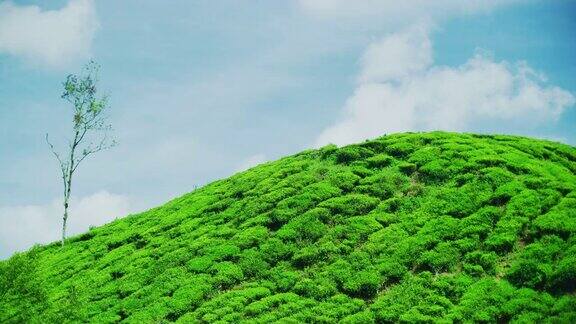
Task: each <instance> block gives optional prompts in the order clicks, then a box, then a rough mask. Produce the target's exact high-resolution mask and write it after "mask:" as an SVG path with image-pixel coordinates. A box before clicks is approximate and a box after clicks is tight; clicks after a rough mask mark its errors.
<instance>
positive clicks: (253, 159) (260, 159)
mask: <svg viewBox="0 0 576 324" xmlns="http://www.w3.org/2000/svg"><path fill="white" fill-rule="evenodd" d="M266 161H268V159H266V155H264V154H255V155H252V156H249V157H248V158H246V159H244V160H243V161H242V162H240V164H238V166H237V167H236V169H235V172H241V171H245V170H248V169H250V168H251V167H255V166H257V165H258V164H261V163H264V162H266Z"/></svg>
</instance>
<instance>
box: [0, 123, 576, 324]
mask: <svg viewBox="0 0 576 324" xmlns="http://www.w3.org/2000/svg"><path fill="white" fill-rule="evenodd" d="M78 217H81V215H78ZM575 233H576V149H575V148H574V147H570V146H567V145H562V144H558V143H553V142H549V141H542V140H533V139H527V138H522V137H514V136H486V135H472V134H452V133H443V132H434V133H421V134H411V133H409V134H397V135H391V136H384V137H381V138H378V139H376V140H372V141H367V142H364V143H361V144H357V145H351V146H346V147H342V148H337V147H336V146H327V147H324V148H322V149H320V150H308V151H304V152H302V153H300V154H297V155H294V156H290V157H286V158H283V159H281V160H278V161H275V162H270V163H266V164H263V165H260V166H258V167H255V168H252V169H250V170H248V171H245V172H242V173H239V174H236V175H234V176H232V177H230V178H228V179H224V180H220V181H216V182H213V183H211V184H209V185H207V186H205V187H203V188H201V189H198V190H195V191H194V192H191V193H189V194H186V195H184V196H182V197H180V198H177V199H175V200H173V201H170V202H169V203H167V204H166V205H164V206H161V207H158V208H155V209H152V210H149V211H147V212H144V213H141V214H138V215H132V216H129V217H126V218H124V219H120V220H117V221H115V222H112V223H110V224H108V225H105V226H102V227H98V228H93V229H91V230H90V231H89V232H87V233H84V234H82V235H79V236H76V237H73V238H71V239H69V240H68V242H67V245H66V246H65V247H64V248H60V247H59V245H58V243H54V244H51V245H48V246H40V247H35V248H34V249H32V250H31V251H28V252H26V253H23V254H17V255H15V256H13V257H12V258H11V259H9V260H8V261H4V262H0V322H3V323H4V322H7V323H12V322H13V323H17V322H55V323H59V322H68V321H71V322H86V321H90V322H102V323H112V322H131V323H151V322H171V321H178V322H183V323H188V322H220V323H225V322H233V323H238V322H252V323H268V322H275V321H280V322H283V323H296V322H307V323H331V322H336V321H343V322H346V323H371V322H377V323H384V322H399V321H403V322H432V321H441V322H462V321H464V322H468V321H476V322H478V321H482V322H507V321H517V322H524V323H528V322H539V321H549V322H555V323H558V322H559V323H576V295H575V290H576V236H575V235H574V234H575Z"/></svg>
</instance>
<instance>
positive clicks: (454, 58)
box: [0, 0, 576, 258]
mask: <svg viewBox="0 0 576 324" xmlns="http://www.w3.org/2000/svg"><path fill="white" fill-rule="evenodd" d="M574 30H576V1H573V0H570V1H569V0H552V1H544V0H541V1H538V0H524V1H523V0H501V1H499V0H483V1H480V0H470V1H460V0H438V1H427V0H412V1H408V0H407V1H402V2H398V1H392V0H365V1H347V0H284V1H265V0H257V1H245V2H241V1H229V0H199V1H184V0H181V1H180V0H175V1H170V2H166V1H151V0H139V1H135V0H125V1H112V0H99V1H92V0H66V1H64V0H59V1H50V2H47V1H31V0H30V1H14V0H8V1H2V0H0V258H6V257H9V256H10V255H12V254H13V253H14V252H17V251H24V250H27V249H29V248H30V247H32V246H33V245H34V244H36V243H47V242H51V241H54V240H57V239H58V238H59V235H60V234H59V231H60V228H61V213H62V206H61V205H62V204H61V200H62V197H61V192H62V188H61V185H62V184H61V180H60V178H59V169H58V164H57V162H56V161H55V159H54V157H53V156H52V155H51V154H50V151H49V149H48V147H47V145H46V143H45V141H44V136H45V134H46V133H49V134H50V137H51V138H52V139H53V140H54V141H55V143H56V146H57V147H60V148H62V147H63V145H64V143H65V139H66V138H67V136H68V137H69V135H70V131H71V130H70V127H71V107H70V105H69V104H68V103H67V102H66V101H64V100H62V99H61V98H60V94H61V92H62V82H63V81H64V79H65V78H66V76H67V75H68V74H70V73H75V74H76V73H79V72H80V71H81V68H82V66H83V65H84V64H85V63H86V62H88V61H89V60H90V59H94V60H95V61H97V62H98V63H99V64H100V65H101V67H102V68H101V72H100V79H99V91H101V93H102V94H107V95H108V96H109V104H110V107H109V118H110V122H111V124H112V126H113V128H114V132H113V134H114V135H115V137H116V139H117V140H118V142H119V145H118V146H117V147H115V148H113V149H110V150H108V151H105V152H100V153H98V154H97V155H94V156H92V158H91V159H89V160H86V162H83V164H82V165H81V166H80V167H79V169H78V171H77V173H76V175H75V178H74V183H73V193H72V203H71V206H72V207H71V216H70V218H69V228H70V234H75V233H81V232H83V231H86V230H88V228H89V226H97V225H101V224H104V223H107V222H110V221H112V220H114V219H116V218H120V217H124V216H126V215H128V214H132V213H137V212H140V211H143V210H146V209H148V208H151V207H154V206H157V205H160V204H162V203H163V202H166V201H167V200H169V199H172V198H175V197H178V196H179V195H182V194H184V193H186V192H189V191H191V190H193V189H194V188H195V187H197V186H203V185H205V184H207V183H210V182H211V181H214V180H217V179H221V178H225V177H228V176H230V175H232V174H234V173H236V172H239V171H242V170H245V169H247V168H250V167H252V166H255V165H257V164H259V163H262V162H265V161H271V160H274V159H277V158H280V157H282V156H285V155H289V154H294V153H297V152H299V151H301V150H304V149H308V148H315V147H321V146H323V145H326V144H329V143H334V144H337V145H345V144H350V143H355V142H360V141H363V140H365V139H368V138H374V137H377V136H381V135H384V134H390V133H395V132H405V131H429V130H447V131H459V132H477V133H504V134H517V135H524V136H530V137H538V138H545V139H550V140H553V141H559V142H564V143H567V144H570V145H576V128H575V127H574V126H575V123H576V109H575V103H576V61H575V58H576V33H575V32H574Z"/></svg>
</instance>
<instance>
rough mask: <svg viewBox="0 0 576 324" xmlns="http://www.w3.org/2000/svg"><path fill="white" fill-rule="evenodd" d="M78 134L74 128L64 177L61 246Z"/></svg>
mask: <svg viewBox="0 0 576 324" xmlns="http://www.w3.org/2000/svg"><path fill="white" fill-rule="evenodd" d="M78 134H79V131H78V130H76V132H75V134H74V142H73V144H72V146H71V147H70V165H69V167H68V173H67V174H66V176H67V179H64V184H65V186H64V188H65V191H64V216H63V217H62V247H64V241H65V240H66V221H67V220H68V204H69V201H70V190H71V189H72V176H73V175H74V167H75V165H74V153H75V151H76V146H77V145H78V142H77V141H78Z"/></svg>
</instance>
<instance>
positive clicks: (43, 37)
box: [0, 0, 99, 68]
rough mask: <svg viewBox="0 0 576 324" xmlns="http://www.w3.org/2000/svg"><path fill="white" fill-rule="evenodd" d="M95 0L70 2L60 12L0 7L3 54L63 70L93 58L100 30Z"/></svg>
mask: <svg viewBox="0 0 576 324" xmlns="http://www.w3.org/2000/svg"><path fill="white" fill-rule="evenodd" d="M98 26H99V25H98V19H97V16H96V10H95V8H94V2H93V1H92V0H71V1H70V2H69V3H68V4H67V5H66V6H65V7H63V8H61V9H60V10H48V11H42V10H41V9H40V8H39V7H38V6H33V5H30V6H18V5H15V4H14V3H12V2H11V1H6V2H2V3H0V53H7V54H10V55H14V56H18V57H22V58H24V59H25V60H27V61H28V62H30V63H32V64H36V65H40V66H46V67H50V68H61V67H64V66H65V65H66V64H69V63H70V62H73V61H75V60H77V59H82V58H85V57H87V56H89V55H90V52H91V45H92V39H93V38H94V34H95V32H96V30H97V29H98Z"/></svg>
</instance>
